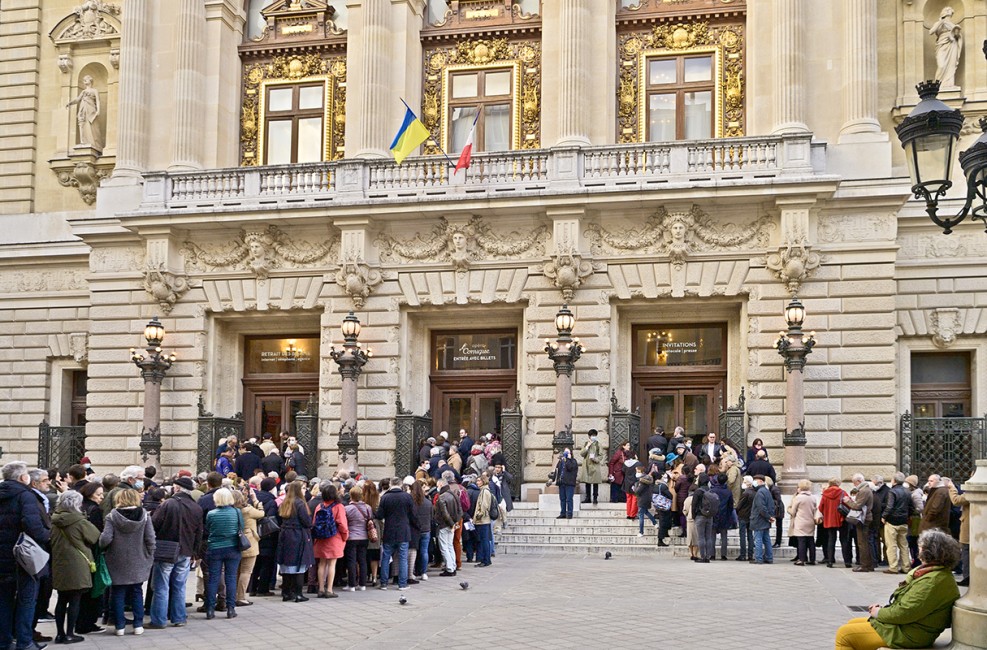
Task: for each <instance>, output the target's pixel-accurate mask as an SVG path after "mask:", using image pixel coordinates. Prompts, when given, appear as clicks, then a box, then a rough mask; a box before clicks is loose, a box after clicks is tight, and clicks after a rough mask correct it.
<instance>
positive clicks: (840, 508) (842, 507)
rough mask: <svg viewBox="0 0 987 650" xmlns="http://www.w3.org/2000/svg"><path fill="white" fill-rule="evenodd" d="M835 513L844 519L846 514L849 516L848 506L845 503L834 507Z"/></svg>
mask: <svg viewBox="0 0 987 650" xmlns="http://www.w3.org/2000/svg"><path fill="white" fill-rule="evenodd" d="M836 511H837V512H839V513H840V514H841V515H843V517H844V518H845V517H846V516H847V515H848V514H850V506H848V505H847V504H845V503H841V504H840V505H838V506H836Z"/></svg>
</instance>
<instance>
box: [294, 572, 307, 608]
mask: <svg viewBox="0 0 987 650" xmlns="http://www.w3.org/2000/svg"><path fill="white" fill-rule="evenodd" d="M292 577H293V578H294V579H295V589H294V591H295V602H296V603H305V602H308V598H307V597H306V596H304V595H303V593H302V592H303V591H304V587H305V574H304V573H299V574H296V575H294V576H292Z"/></svg>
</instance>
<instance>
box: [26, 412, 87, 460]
mask: <svg viewBox="0 0 987 650" xmlns="http://www.w3.org/2000/svg"><path fill="white" fill-rule="evenodd" d="M85 455H86V427H84V426H82V427H53V426H51V425H50V424H48V422H47V421H45V420H42V421H41V424H40V425H38V467H42V468H44V469H51V468H54V469H58V470H61V471H65V470H67V469H68V468H69V466H70V465H74V464H76V463H78V462H79V459H80V458H82V457H83V456H85Z"/></svg>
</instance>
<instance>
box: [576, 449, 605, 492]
mask: <svg viewBox="0 0 987 650" xmlns="http://www.w3.org/2000/svg"><path fill="white" fill-rule="evenodd" d="M579 455H580V456H582V457H583V462H582V463H580V465H579V477H578V478H577V479H576V481H577V482H579V483H605V482H606V480H607V459H606V458H605V457H604V455H603V450H602V447H600V441H599V440H590V441H588V442H586V444H585V445H583V448H582V450H581V451H580V452H579Z"/></svg>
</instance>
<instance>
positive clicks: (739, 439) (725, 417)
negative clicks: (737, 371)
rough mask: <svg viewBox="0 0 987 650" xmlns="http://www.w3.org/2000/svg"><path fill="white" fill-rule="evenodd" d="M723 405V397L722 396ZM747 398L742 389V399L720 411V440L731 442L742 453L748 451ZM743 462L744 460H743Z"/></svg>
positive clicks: (742, 388) (741, 388)
mask: <svg viewBox="0 0 987 650" xmlns="http://www.w3.org/2000/svg"><path fill="white" fill-rule="evenodd" d="M720 400H721V403H722V400H723V397H722V395H721V396H720ZM746 403H747V398H746V397H745V396H744V387H743V386H741V387H740V398H739V399H738V400H737V403H736V404H735V405H733V406H727V408H726V410H725V411H723V410H721V411H720V440H723V441H725V442H729V443H730V444H731V445H733V446H734V447H736V448H737V449H738V450H739V451H740V452H741V453H744V450H746V449H747V427H746V426H745V424H744V416H745V415H746ZM741 460H743V459H741Z"/></svg>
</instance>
